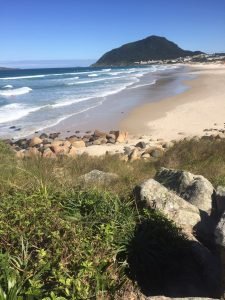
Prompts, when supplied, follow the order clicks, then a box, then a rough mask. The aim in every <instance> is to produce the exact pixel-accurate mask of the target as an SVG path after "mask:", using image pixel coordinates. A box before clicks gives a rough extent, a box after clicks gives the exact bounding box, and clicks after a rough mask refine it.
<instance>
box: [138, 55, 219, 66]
mask: <svg viewBox="0 0 225 300" xmlns="http://www.w3.org/2000/svg"><path fill="white" fill-rule="evenodd" d="M190 63H191V64H195V63H203V64H204V63H205V64H208V63H210V64H218V63H219V64H220V63H225V53H214V54H204V53H203V54H198V55H194V56H185V57H178V58H176V59H165V60H148V61H137V62H135V63H134V64H135V65H155V64H160V65H165V64H190Z"/></svg>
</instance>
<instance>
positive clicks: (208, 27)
mask: <svg viewBox="0 0 225 300" xmlns="http://www.w3.org/2000/svg"><path fill="white" fill-rule="evenodd" d="M152 34H154V35H160V36H165V37H167V38H168V39H170V40H172V41H174V42H175V43H177V44H178V45H179V46H180V47H182V48H184V49H188V50H202V51H206V52H218V51H224V52H225V1H224V0H186V1H184V0H112V1H109V0H105V1H103V0H0V41H1V47H0V61H7V62H9V61H21V60H29V61H32V60H49V59H52V60H57V59H60V60H64V59H69V60H71V59H78V60H83V59H84V60H86V59H93V60H95V59H97V58H99V57H100V56H101V55H102V54H103V53H104V52H106V51H108V50H111V49H112V48H115V47H118V46H120V45H122V44H124V43H127V42H131V41H135V40H138V39H142V38H144V37H147V36H149V35H152Z"/></svg>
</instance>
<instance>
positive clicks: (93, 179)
mask: <svg viewBox="0 0 225 300" xmlns="http://www.w3.org/2000/svg"><path fill="white" fill-rule="evenodd" d="M118 178H119V176H118V175H117V174H114V173H106V172H102V171H99V170H92V171H91V172H89V173H87V174H85V175H83V176H80V180H81V181H82V182H84V183H85V184H87V185H89V184H91V185H102V184H110V183H112V182H114V181H115V180H117V179H118Z"/></svg>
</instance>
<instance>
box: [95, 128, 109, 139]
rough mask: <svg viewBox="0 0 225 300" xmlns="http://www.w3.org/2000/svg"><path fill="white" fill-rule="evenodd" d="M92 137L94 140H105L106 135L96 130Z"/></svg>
mask: <svg viewBox="0 0 225 300" xmlns="http://www.w3.org/2000/svg"><path fill="white" fill-rule="evenodd" d="M93 136H94V137H95V138H100V137H102V138H106V133H105V132H103V131H100V130H97V129H96V130H95V131H94V134H93Z"/></svg>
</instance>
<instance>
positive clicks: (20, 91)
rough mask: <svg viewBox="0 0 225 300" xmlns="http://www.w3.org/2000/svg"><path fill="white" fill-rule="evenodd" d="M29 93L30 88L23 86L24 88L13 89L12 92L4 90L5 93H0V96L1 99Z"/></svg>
mask: <svg viewBox="0 0 225 300" xmlns="http://www.w3.org/2000/svg"><path fill="white" fill-rule="evenodd" d="M31 91H32V89H31V88H29V87H26V86H25V87H21V88H18V89H13V90H12V89H9V90H5V91H0V96H3V97H11V96H18V95H23V94H27V93H30V92H31Z"/></svg>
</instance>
